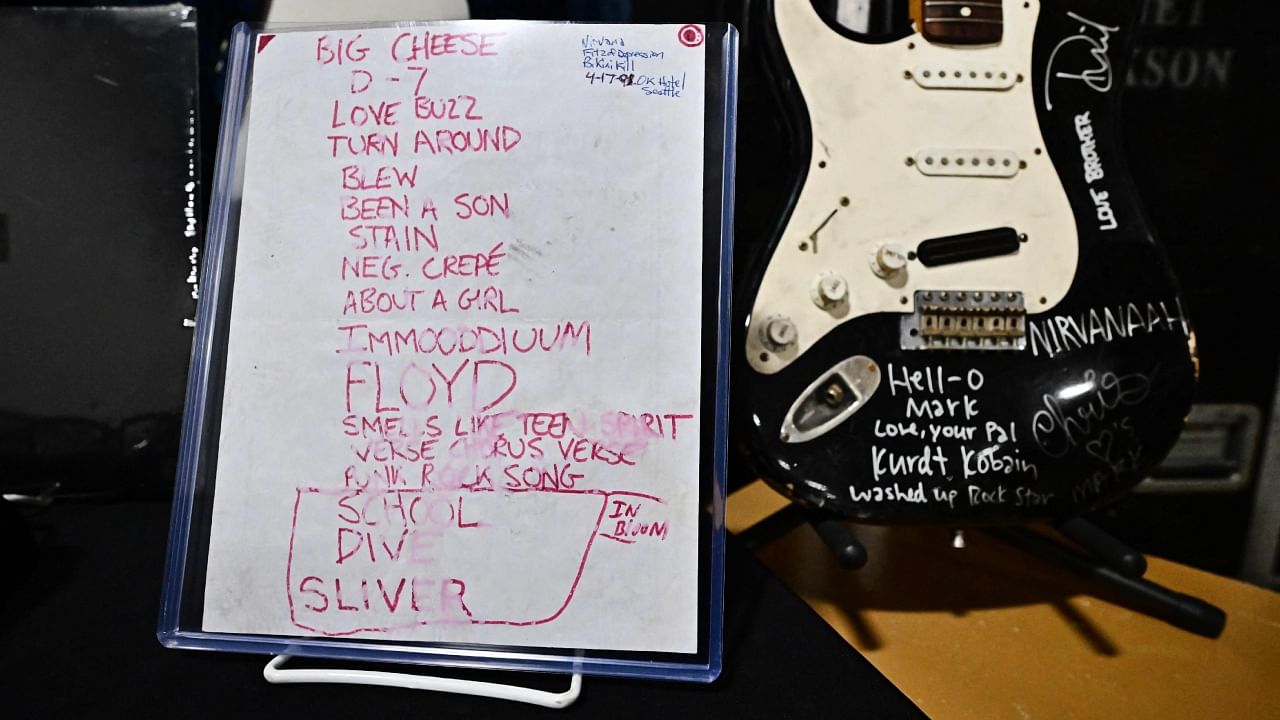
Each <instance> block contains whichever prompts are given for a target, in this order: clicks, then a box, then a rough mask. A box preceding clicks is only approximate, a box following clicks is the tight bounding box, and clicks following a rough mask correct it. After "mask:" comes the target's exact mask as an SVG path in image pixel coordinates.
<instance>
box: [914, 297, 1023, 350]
mask: <svg viewBox="0 0 1280 720" xmlns="http://www.w3.org/2000/svg"><path fill="white" fill-rule="evenodd" d="M915 299H916V303H915V308H916V309H915V312H914V313H912V314H910V315H907V316H905V317H903V318H902V326H901V334H900V337H901V344H902V349H903V350H1021V349H1023V348H1025V347H1026V344H1027V337H1026V328H1027V323H1026V319H1027V311H1026V308H1025V306H1024V304H1023V298H1022V293H1020V292H1009V291H986V290H917V291H916V294H915Z"/></svg>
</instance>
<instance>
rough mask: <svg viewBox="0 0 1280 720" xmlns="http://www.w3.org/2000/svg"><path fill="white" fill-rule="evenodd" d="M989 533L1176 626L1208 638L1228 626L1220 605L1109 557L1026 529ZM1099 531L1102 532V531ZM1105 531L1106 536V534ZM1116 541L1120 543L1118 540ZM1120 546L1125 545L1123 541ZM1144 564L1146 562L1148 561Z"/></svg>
mask: <svg viewBox="0 0 1280 720" xmlns="http://www.w3.org/2000/svg"><path fill="white" fill-rule="evenodd" d="M1095 529H1096V528H1095ZM986 532H987V534H989V535H990V536H992V537H994V538H995V539H997V540H999V541H1001V542H1003V543H1006V544H1008V545H1012V546H1013V547H1016V548H1018V549H1020V550H1023V551H1025V552H1028V553H1030V554H1032V555H1036V556H1037V557H1040V558H1043V559H1045V560H1048V561H1050V562H1053V563H1057V564H1059V565H1062V566H1064V567H1066V568H1067V569H1068V570H1071V571H1072V572H1074V573H1076V574H1078V575H1083V576H1085V577H1089V578H1094V579H1097V580H1100V581H1102V582H1103V583H1105V584H1106V585H1108V586H1109V587H1111V588H1112V589H1114V590H1116V591H1117V592H1119V593H1121V594H1122V595H1124V596H1125V597H1126V598H1128V599H1130V600H1132V601H1133V602H1134V603H1135V604H1136V605H1137V606H1138V608H1136V609H1139V610H1140V611H1142V612H1144V613H1146V614H1148V615H1151V616H1152V617H1156V618H1159V619H1161V620H1164V621H1165V622H1167V623H1169V624H1170V625H1173V626H1174V627H1178V628H1181V629H1183V630H1186V631H1188V632H1191V633H1195V634H1196V635H1201V636H1203V637H1207V638H1216V637H1218V636H1219V635H1221V634H1222V630H1223V628H1225V627H1226V624H1227V614H1226V613H1225V612H1223V611H1222V609H1221V608H1219V607H1217V606H1215V605H1211V604H1209V603H1207V602H1205V601H1204V600H1201V599H1200V598H1197V597H1192V596H1191V595H1185V594H1183V593H1179V592H1175V591H1173V590H1170V589H1169V588H1166V587H1164V586H1163V585H1158V584H1156V583H1153V582H1151V581H1150V580H1143V579H1142V578H1141V577H1133V576H1130V575H1126V574H1123V573H1121V572H1119V571H1117V570H1116V569H1115V568H1114V567H1112V565H1111V563H1110V562H1108V561H1107V560H1106V559H1104V560H1103V561H1102V562H1101V563H1100V562H1098V561H1096V560H1095V559H1093V558H1089V557H1086V556H1084V555H1081V554H1080V553H1078V552H1076V551H1075V550H1072V549H1071V548H1069V547H1067V546H1065V545H1063V544H1062V543H1059V542H1056V541H1054V540H1051V539H1049V538H1047V537H1045V536H1043V535H1041V534H1039V533H1037V532H1034V531H1031V530H1026V529H1023V528H987V529H986ZM1098 532H1099V533H1102V531H1101V530H1098ZM1102 534H1103V535H1105V533H1102ZM1068 537H1070V536H1068ZM1107 537H1110V536H1107ZM1112 540H1114V538H1112ZM1115 542H1116V543H1117V544H1120V543H1119V541H1115ZM1120 545H1121V546H1122V547H1123V545H1122V544H1120ZM1143 564H1144V565H1145V562H1144V563H1143Z"/></svg>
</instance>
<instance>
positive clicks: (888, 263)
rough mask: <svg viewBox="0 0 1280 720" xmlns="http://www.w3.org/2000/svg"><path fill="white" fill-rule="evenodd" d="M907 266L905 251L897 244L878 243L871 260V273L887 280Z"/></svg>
mask: <svg viewBox="0 0 1280 720" xmlns="http://www.w3.org/2000/svg"><path fill="white" fill-rule="evenodd" d="M906 266H907V251H906V250H903V249H902V246H901V245H899V244H897V243H880V244H879V245H877V246H876V252H875V254H874V255H873V256H872V258H871V272H874V273H875V274H876V275H877V276H879V277H882V278H887V277H889V276H890V275H893V274H894V273H897V272H901V271H902V269H903V268H905V267H906Z"/></svg>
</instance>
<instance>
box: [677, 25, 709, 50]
mask: <svg viewBox="0 0 1280 720" xmlns="http://www.w3.org/2000/svg"><path fill="white" fill-rule="evenodd" d="M676 38H677V39H679V40H680V44H681V45H683V46H685V47H698V46H699V45H701V44H702V41H703V40H704V39H706V38H704V37H703V35H702V28H700V27H698V26H697V25H685V26H684V27H682V28H680V31H679V32H678V33H676Z"/></svg>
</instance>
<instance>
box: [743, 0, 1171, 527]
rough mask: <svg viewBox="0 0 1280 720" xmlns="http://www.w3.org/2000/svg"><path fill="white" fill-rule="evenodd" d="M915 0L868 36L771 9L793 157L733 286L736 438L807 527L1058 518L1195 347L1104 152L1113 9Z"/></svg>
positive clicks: (1091, 485)
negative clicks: (774, 222)
mask: <svg viewBox="0 0 1280 720" xmlns="http://www.w3.org/2000/svg"><path fill="white" fill-rule="evenodd" d="M1128 10H1131V7H1130V6H1129V4H1128V3H1122V2H1114V1H1112V0H1043V1H1039V2H1037V1H1036V0H1031V1H1030V2H1023V1H1022V0H1016V1H1006V2H998V1H997V0H973V1H969V0H923V1H922V2H921V0H915V2H913V8H912V15H913V20H914V23H913V27H914V28H915V29H916V31H912V32H909V33H902V34H901V36H900V37H896V38H891V39H889V40H888V41H884V39H883V38H880V39H879V40H880V41H878V42H869V41H868V40H869V38H866V37H864V36H859V35H858V34H856V33H852V32H850V31H848V30H846V29H844V28H843V27H840V26H839V25H837V24H836V23H835V22H834V21H833V20H832V19H830V18H828V17H826V16H825V15H824V14H823V13H821V12H819V11H818V10H816V9H815V8H814V7H813V6H812V5H811V4H810V2H808V0H777V1H776V2H773V3H772V5H771V7H768V8H766V12H765V14H766V15H767V16H768V17H769V18H770V20H771V22H770V23H768V25H769V27H767V28H765V30H766V32H765V33H764V35H765V38H764V39H765V41H766V42H769V43H772V44H773V48H774V50H775V51H776V53H775V54H777V55H778V56H779V57H782V56H785V63H786V67H784V68H782V70H783V71H784V72H786V73H789V75H788V85H789V86H791V87H794V88H795V89H796V90H798V93H796V97H794V98H793V103H792V110H793V112H794V113H795V114H796V116H797V117H798V118H799V119H800V124H801V126H802V127H803V128H805V129H807V132H806V133H805V136H806V137H805V141H806V142H807V149H806V150H805V151H804V153H805V155H806V157H807V162H806V163H805V167H804V169H803V174H802V176H801V177H800V178H799V179H798V182H797V187H796V190H795V192H794V194H793V196H792V198H791V200H790V202H789V204H788V206H787V208H786V212H785V214H784V216H783V218H782V220H781V222H780V223H779V227H778V229H777V232H776V233H774V234H773V238H772V241H771V242H770V243H769V245H768V247H767V248H765V250H764V252H763V253H762V254H761V255H760V256H759V258H758V260H757V263H756V264H757V268H756V270H755V272H754V273H753V274H752V276H751V280H750V282H749V285H748V286H747V288H746V289H747V295H746V297H745V300H746V303H747V304H748V305H749V308H750V310H749V315H748V316H746V317H745V318H743V319H742V320H743V321H742V322H740V323H739V327H740V328H742V330H741V332H743V333H744V335H742V336H741V337H739V342H738V344H737V346H736V348H735V350H736V352H737V354H738V355H739V357H738V358H737V361H738V363H739V371H738V372H737V375H736V377H735V382H736V383H738V384H737V386H736V388H735V393H736V394H735V400H734V402H735V404H736V408H735V412H737V413H738V414H739V418H740V422H739V426H738V427H739V431H738V435H739V439H740V440H741V441H742V443H743V444H745V446H746V447H747V448H748V452H749V455H750V457H751V458H752V460H753V461H754V466H755V469H756V470H757V471H758V472H759V473H760V474H761V475H763V476H764V478H765V479H766V480H767V481H768V482H769V483H770V484H771V485H772V486H773V487H774V488H775V489H777V490H779V491H780V492H782V493H784V494H786V495H787V496H789V497H790V498H792V499H793V500H794V501H795V502H797V503H799V504H800V505H801V506H803V507H804V508H806V509H808V510H809V511H811V512H812V513H816V514H818V515H819V516H824V517H833V518H847V519H854V520H859V521H867V522H878V523H899V522H902V523H906V522H910V523H936V524H945V525H949V526H953V527H963V526H968V525H991V524H1003V523H1014V522H1025V521H1029V520H1035V519H1052V520H1064V519H1068V518H1071V517H1074V516H1076V515H1078V514H1079V513H1081V512H1083V511H1085V510H1087V509H1090V508H1093V507H1096V506H1098V505H1100V504H1103V503H1105V502H1107V501H1108V500H1110V499H1113V498H1114V497H1116V496H1117V495H1119V494H1121V493H1122V492H1124V491H1125V490H1127V489H1129V488H1131V487H1132V486H1133V485H1135V484H1136V483H1138V482H1139V481H1140V480H1141V479H1142V478H1143V477H1145V476H1146V474H1147V472H1148V471H1149V470H1150V469H1151V468H1152V467H1153V466H1154V465H1156V464H1157V463H1158V462H1159V461H1160V460H1161V459H1162V458H1163V457H1164V456H1165V454H1166V453H1167V452H1168V451H1169V449H1170V448H1171V447H1172V445H1173V443H1174V440H1175V439H1176V438H1177V436H1178V434H1179V432H1180V430H1181V428H1182V425H1183V420H1184V417H1185V416H1186V414H1187V412H1188V409H1189V407H1190V404H1191V398H1192V390H1193V386H1194V383H1195V375H1196V367H1195V363H1196V359H1195V352H1194V335H1193V333H1192V331H1191V327H1190V324H1189V321H1188V318H1187V314H1186V309H1185V308H1184V307H1183V304H1182V301H1181V298H1180V297H1179V291H1178V287H1177V284H1176V281H1175V279H1174V277H1173V275H1172V273H1171V271H1170V268H1169V265H1168V262H1167V260H1166V258H1165V256H1164V254H1163V251H1162V250H1161V248H1160V247H1159V245H1158V244H1157V243H1156V241H1155V240H1154V239H1153V237H1152V236H1151V233H1150V232H1149V231H1148V229H1147V227H1146V225H1145V224H1144V221H1143V217H1142V213H1141V210H1140V208H1139V206H1138V204H1137V201H1136V199H1135V198H1134V196H1133V193H1132V191H1131V188H1130V183H1129V180H1128V176H1127V174H1126V171H1125V168H1124V163H1123V158H1122V154H1121V151H1120V148H1119V146H1118V142H1117V128H1116V120H1117V117H1116V109H1117V96H1118V94H1119V91H1120V87H1121V85H1122V83H1123V73H1124V68H1123V67H1122V65H1123V62H1122V59H1123V58H1122V55H1123V50H1124V45H1125V42H1124V41H1125V38H1126V37H1127V35H1128V33H1129V31H1130V30H1131V27H1130V18H1131V15H1132V13H1131V12H1127V11H1128Z"/></svg>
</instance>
